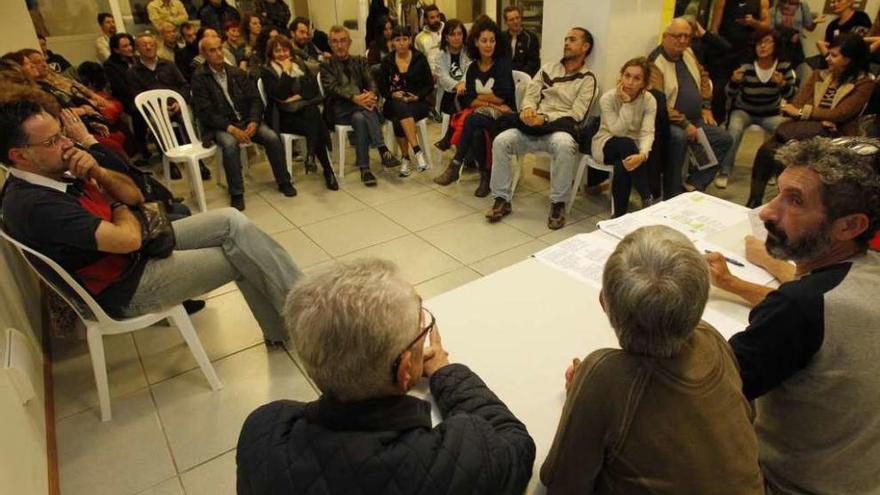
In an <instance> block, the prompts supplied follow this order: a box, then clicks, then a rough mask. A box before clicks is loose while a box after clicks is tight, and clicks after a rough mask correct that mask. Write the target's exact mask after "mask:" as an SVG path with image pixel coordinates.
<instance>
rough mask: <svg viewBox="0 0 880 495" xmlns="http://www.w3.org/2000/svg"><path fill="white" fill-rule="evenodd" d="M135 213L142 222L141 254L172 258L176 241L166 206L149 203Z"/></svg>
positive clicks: (156, 202) (153, 202) (158, 203)
mask: <svg viewBox="0 0 880 495" xmlns="http://www.w3.org/2000/svg"><path fill="white" fill-rule="evenodd" d="M134 213H135V216H137V217H138V220H140V222H141V250H140V252H141V254H142V255H144V256H146V257H148V258H167V257H168V256H170V255H171V252H172V251H174V245H175V244H176V240H175V237H174V228H173V227H172V226H171V221H170V220H168V215H167V212H166V209H165V205H164V204H163V203H161V202H159V201H148V202H145V203H143V204H142V205H140V207H139V208H138V209H136V210H134Z"/></svg>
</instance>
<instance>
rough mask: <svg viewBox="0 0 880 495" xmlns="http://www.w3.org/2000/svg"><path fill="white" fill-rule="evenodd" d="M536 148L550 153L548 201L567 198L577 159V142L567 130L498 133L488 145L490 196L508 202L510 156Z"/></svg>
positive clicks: (509, 193)
mask: <svg viewBox="0 0 880 495" xmlns="http://www.w3.org/2000/svg"><path fill="white" fill-rule="evenodd" d="M536 151H544V152H547V153H550V156H551V158H550V202H551V203H567V202H568V201H569V199H570V197H571V186H572V181H573V180H574V169H575V167H576V166H577V160H578V145H577V143H576V142H575V140H574V138H573V137H571V134H569V133H567V132H554V133H552V134H547V135H544V136H529V135H528V134H524V133H522V132H520V131H519V129H508V130H506V131H504V132H502V133H501V134H499V135H498V136H497V137H496V138H495V141H494V142H493V144H492V179H491V182H490V186H491V187H492V197H495V198H502V199H504V200H506V201H510V199H511V196H512V188H513V173H512V170H511V160H512V158H513V157H514V156H519V155H524V154H526V153H534V152H536Z"/></svg>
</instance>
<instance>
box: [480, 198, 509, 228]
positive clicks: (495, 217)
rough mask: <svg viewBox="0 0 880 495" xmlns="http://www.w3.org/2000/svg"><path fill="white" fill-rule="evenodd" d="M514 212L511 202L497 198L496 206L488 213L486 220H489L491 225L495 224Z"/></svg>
mask: <svg viewBox="0 0 880 495" xmlns="http://www.w3.org/2000/svg"><path fill="white" fill-rule="evenodd" d="M512 211H513V208H511V207H510V201H505V200H504V199H503V198H495V204H494V205H492V208H490V209H489V211H487V212H486V219H487V220H489V223H495V222H497V221H499V220H501V219H502V218H504V217H505V216H507V215H510V212H512Z"/></svg>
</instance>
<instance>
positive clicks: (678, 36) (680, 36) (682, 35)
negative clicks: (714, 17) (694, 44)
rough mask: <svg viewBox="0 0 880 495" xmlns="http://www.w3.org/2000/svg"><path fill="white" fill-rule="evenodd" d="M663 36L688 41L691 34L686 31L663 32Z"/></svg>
mask: <svg viewBox="0 0 880 495" xmlns="http://www.w3.org/2000/svg"><path fill="white" fill-rule="evenodd" d="M663 34H664V35H665V36H669V37H670V38H675V39H677V40H678V41H690V39H691V37H692V36H691V35H690V34H688V33H678V34H676V33H663Z"/></svg>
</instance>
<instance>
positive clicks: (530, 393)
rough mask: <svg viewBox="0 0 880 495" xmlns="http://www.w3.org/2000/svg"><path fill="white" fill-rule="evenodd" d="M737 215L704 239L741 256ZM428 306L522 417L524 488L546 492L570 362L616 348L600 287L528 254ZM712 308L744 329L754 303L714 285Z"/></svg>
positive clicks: (463, 357)
mask: <svg viewBox="0 0 880 495" xmlns="http://www.w3.org/2000/svg"><path fill="white" fill-rule="evenodd" d="M739 214H742V215H743V222H742V223H740V224H737V225H736V226H735V227H731V228H730V229H728V230H727V231H724V232H721V233H719V234H716V235H714V236H712V237H710V238H707V240H709V241H711V242H714V243H716V244H718V245H720V246H722V247H725V248H727V249H731V250H733V251H735V252H737V253H738V254H740V255H742V256H744V255H745V251H744V247H743V237H744V236H745V235H746V234H747V233H749V227H748V219H747V217H746V215H745V214H744V213H742V212H740V213H739ZM605 235H607V234H605ZM609 237H610V236H609ZM425 305H426V306H427V307H428V308H430V309H431V311H432V312H433V313H434V314H435V315H436V316H437V326H438V328H439V330H440V332H441V335H442V337H443V344H444V347H445V348H446V349H447V350H448V351H449V354H450V358H451V360H452V361H454V362H460V363H464V364H466V365H468V366H469V367H470V368H471V369H473V370H474V371H475V372H476V373H477V374H478V375H479V376H480V377H481V378H482V379H483V380H484V381H485V382H486V383H487V384H488V385H489V387H490V388H491V389H492V390H493V391H494V392H495V393H496V394H497V395H498V396H499V397H500V398H501V399H502V400H503V401H504V402H505V403H506V404H507V406H508V407H510V409H511V410H512V411H513V413H514V414H515V415H516V417H517V418H519V419H520V420H521V421H522V422H523V423H525V425H526V427H527V428H528V430H529V433H530V434H531V436H532V438H534V440H535V444H536V446H537V455H536V457H535V465H534V471H533V476H532V480H531V482H530V484H529V489H528V490H527V492H529V493H544V492H545V488H544V487H543V485H541V483H540V481H539V479H538V473H539V471H540V468H541V465H542V464H543V462H544V459H545V457H546V456H547V453H548V451H549V449H550V445H551V444H552V442H553V437H554V435H555V433H556V427H557V425H558V422H559V416H560V414H561V412H562V406H563V404H564V402H565V387H564V379H563V373H564V371H565V369H566V367H567V366H568V365H569V364H570V363H571V360H572V358H574V357H580V358H583V357H584V356H586V355H588V354H590V353H591V352H592V351H594V350H596V349H600V348H605V347H613V348H618V347H619V346H618V343H617V338H616V337H615V335H614V331H613V330H612V329H611V327H610V325H609V324H608V319H607V317H606V316H605V313H604V311H603V310H602V308H601V306H600V305H599V291H598V290H597V289H596V288H594V287H593V286H591V285H588V284H587V283H585V282H581V281H579V280H578V279H575V278H574V277H572V276H569V275H567V274H565V273H563V272H561V271H558V270H556V269H554V268H551V267H549V266H547V265H545V264H544V263H542V262H540V261H538V260H536V259H534V258H529V259H526V260H524V261H522V262H520V263H517V264H515V265H513V266H510V267H508V268H506V269H504V270H501V271H498V272H496V273H493V274H491V275H489V276H487V277H484V278H481V279H479V280H475V281H473V282H471V283H468V284H466V285H464V286H461V287H459V288H457V289H454V290H451V291H449V292H447V293H445V294H442V295H440V296H437V297H434V298H432V299H430V300H429V301H427V302H426V304H425ZM707 307H708V308H710V311H712V312H713V315H714V317H715V318H722V319H726V321H724V322H723V323H726V324H727V326H728V328H729V327H730V326H731V324H733V326H737V325H741V329H742V328H745V326H746V323H747V321H748V312H749V308H748V306H746V305H745V303H744V302H742V301H740V300H738V299H737V298H735V297H734V296H733V295H732V294H729V293H723V292H721V291H719V290H717V289H714V288H713V289H712V292H711V293H710V300H709V304H708V306H707ZM707 316H708V315H707ZM710 323H712V321H710ZM719 326H720V325H719ZM723 333H724V332H723ZM437 419H439V417H438V416H436V409H435V420H437Z"/></svg>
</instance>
